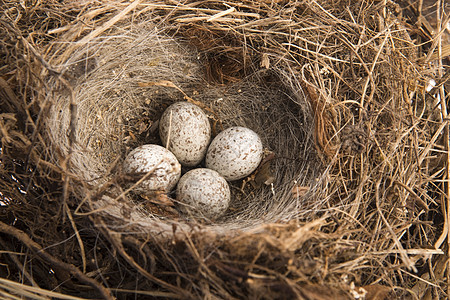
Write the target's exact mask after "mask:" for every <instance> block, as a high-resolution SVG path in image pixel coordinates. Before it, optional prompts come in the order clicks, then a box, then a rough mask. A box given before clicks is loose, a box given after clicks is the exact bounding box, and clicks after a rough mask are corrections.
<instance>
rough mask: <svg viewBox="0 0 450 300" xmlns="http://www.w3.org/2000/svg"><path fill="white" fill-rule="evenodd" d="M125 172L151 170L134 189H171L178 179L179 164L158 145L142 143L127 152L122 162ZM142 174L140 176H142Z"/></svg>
mask: <svg viewBox="0 0 450 300" xmlns="http://www.w3.org/2000/svg"><path fill="white" fill-rule="evenodd" d="M123 171H124V172H125V173H148V172H152V173H151V174H150V175H149V177H148V179H146V180H144V181H143V182H142V183H141V184H140V185H138V186H137V187H136V189H135V191H137V192H140V193H146V192H151V191H157V190H163V191H165V192H168V191H170V190H172V189H173V188H174V187H175V185H176V184H177V182H178V180H179V179H180V175H181V165H180V163H179V162H178V160H177V158H176V157H175V155H173V154H172V152H170V151H169V150H167V149H166V148H164V147H161V146H158V145H143V146H140V147H137V148H136V149H134V150H133V151H131V152H130V154H128V156H127V157H126V158H125V161H124V162H123ZM144 175H145V174H143V175H142V176H144Z"/></svg>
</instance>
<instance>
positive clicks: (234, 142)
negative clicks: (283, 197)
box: [206, 127, 263, 181]
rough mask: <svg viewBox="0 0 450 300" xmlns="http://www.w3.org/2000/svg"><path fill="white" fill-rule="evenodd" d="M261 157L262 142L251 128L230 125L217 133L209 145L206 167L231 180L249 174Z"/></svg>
mask: <svg viewBox="0 0 450 300" xmlns="http://www.w3.org/2000/svg"><path fill="white" fill-rule="evenodd" d="M262 157H263V146H262V142H261V139H260V138H259V136H258V135H257V134H256V133H255V132H254V131H253V130H251V129H248V128H245V127H230V128H228V129H226V130H224V131H222V132H221V133H219V134H218V135H217V136H216V137H215V138H214V139H213V141H212V142H211V144H210V145H209V148H208V151H207V153H206V167H207V168H209V169H212V170H215V171H217V172H218V173H219V174H220V175H222V176H223V177H224V178H225V179H226V180H230V181H233V180H238V179H241V178H244V177H246V176H248V175H250V174H251V173H252V172H253V171H254V170H256V168H257V167H258V165H259V163H260V162H261V159H262Z"/></svg>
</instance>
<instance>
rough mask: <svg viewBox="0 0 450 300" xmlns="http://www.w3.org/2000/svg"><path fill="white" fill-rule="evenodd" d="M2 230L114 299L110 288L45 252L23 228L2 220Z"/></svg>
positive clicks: (103, 295) (0, 225)
mask: <svg viewBox="0 0 450 300" xmlns="http://www.w3.org/2000/svg"><path fill="white" fill-rule="evenodd" d="M0 232H3V233H5V234H9V235H12V236H14V237H15V238H16V239H18V240H19V241H21V242H22V243H23V244H24V245H25V246H27V247H28V248H30V249H31V250H33V251H34V252H36V254H37V255H38V256H40V257H41V258H42V259H44V260H45V261H47V262H48V263H49V264H51V265H54V266H57V267H59V268H61V269H64V270H66V271H68V272H69V273H70V274H71V275H73V276H74V277H75V278H77V279H78V280H80V281H81V282H84V283H86V284H88V285H90V286H92V287H93V288H94V289H96V290H97V291H98V292H99V293H100V295H102V297H103V298H104V299H114V297H113V296H112V295H111V293H110V292H109V290H108V289H106V288H105V287H104V286H102V285H101V284H100V283H98V282H97V281H96V280H95V279H92V278H89V277H87V276H86V274H84V273H83V272H81V271H80V270H79V269H78V268H77V267H75V266H74V265H72V264H68V263H65V262H63V261H61V260H59V259H57V258H56V257H53V256H52V255H50V254H48V253H47V252H45V250H43V249H42V247H41V246H40V245H39V244H38V243H36V242H35V241H33V240H32V239H31V238H30V237H29V236H28V235H27V234H26V233H25V232H23V231H22V230H19V229H17V228H15V227H13V226H10V225H7V224H5V223H3V222H1V221H0Z"/></svg>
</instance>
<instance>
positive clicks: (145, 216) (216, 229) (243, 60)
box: [0, 0, 450, 299]
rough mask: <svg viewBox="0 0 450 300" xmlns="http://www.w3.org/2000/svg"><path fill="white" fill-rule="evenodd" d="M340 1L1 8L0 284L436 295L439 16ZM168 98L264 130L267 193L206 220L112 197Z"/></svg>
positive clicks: (1, 287)
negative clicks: (270, 180) (129, 156)
mask: <svg viewBox="0 0 450 300" xmlns="http://www.w3.org/2000/svg"><path fill="white" fill-rule="evenodd" d="M349 3H350V2H348V1H312V0H311V1H310V0H308V1H296V2H289V3H288V2H285V1H255V2H253V1H243V2H235V1H229V2H214V1H199V2H186V3H179V2H175V1H115V2H109V1H97V2H84V1H76V2H70V3H64V4H60V3H57V2H56V1H48V2H45V3H40V2H39V3H36V4H30V5H29V6H26V4H22V5H15V4H13V3H11V4H9V3H3V4H2V11H4V13H3V15H2V16H1V18H0V24H1V25H0V26H1V27H2V31H1V33H0V40H1V42H2V47H3V48H2V50H1V52H0V54H1V59H2V61H3V62H4V66H3V67H1V68H0V72H1V77H0V93H1V96H2V100H1V102H0V106H1V109H2V110H1V111H2V113H1V114H0V137H1V161H0V167H1V168H0V170H1V173H0V196H1V197H2V200H1V201H2V202H1V203H0V204H1V205H2V206H1V213H0V216H1V219H0V221H1V223H0V225H1V226H0V232H2V234H1V235H0V245H1V249H3V250H2V251H0V257H1V260H0V262H1V265H0V277H2V278H4V279H2V281H0V293H1V295H2V296H3V297H9V298H10V299H15V298H14V297H19V296H24V297H29V298H32V299H45V297H55V298H58V297H60V298H63V296H59V295H57V293H59V294H60V295H72V296H77V297H83V298H91V297H104V298H109V297H112V295H114V296H115V297H117V298H120V299H128V298H131V297H135V296H136V297H139V296H141V297H142V296H148V297H169V298H253V299H273V298H299V299H329V298H335V299H348V298H357V297H362V295H364V297H365V298H366V299H385V298H387V297H405V298H423V299H435V298H441V297H445V296H446V295H447V293H448V287H447V284H448V282H449V281H448V274H449V272H448V263H447V257H448V251H449V247H448V244H447V243H446V242H445V241H446V240H448V235H449V230H448V229H449V228H448V227H449V224H450V223H449V222H448V220H449V217H450V215H449V213H450V210H449V209H448V207H449V204H450V203H449V201H448V199H449V196H450V187H449V185H448V184H446V183H447V180H448V178H450V176H449V175H450V173H449V172H450V169H449V165H450V156H449V138H448V136H449V128H448V117H447V102H448V101H447V100H448V94H447V93H448V88H449V85H450V84H449V81H448V78H449V76H448V63H449V61H448V59H447V58H446V56H448V52H447V49H448V44H446V39H447V34H448V33H447V32H446V31H445V30H444V29H445V27H444V26H445V24H446V23H445V21H447V22H448V10H447V14H445V9H447V8H446V6H445V5H446V4H445V3H443V2H441V1H438V4H441V5H440V6H439V5H438V6H436V9H435V10H434V11H435V12H436V14H437V15H439V16H443V18H442V20H444V21H443V22H440V23H439V22H437V24H434V23H433V22H431V21H430V22H431V23H430V22H428V21H426V19H423V18H421V16H422V12H423V13H424V14H423V15H424V16H428V15H427V14H425V12H428V10H427V7H426V6H423V7H422V6H420V4H421V3H422V1H417V3H412V4H411V3H409V1H405V2H401V3H400V2H399V3H400V5H399V4H396V3H394V2H391V1H369V2H367V1H356V2H354V1H352V2H351V5H349ZM423 5H427V3H426V1H425V4H423ZM422 8H423V9H422ZM417 20H421V21H420V22H419V23H417ZM429 20H433V18H431V19H429ZM430 26H431V27H430ZM433 26H439V27H440V28H443V30H439V29H437V30H436V31H434V32H430V28H433ZM431 78H434V79H435V80H436V82H437V84H436V87H435V88H433V89H431V91H428V90H427V89H426V88H427V85H428V82H429V80H430V79H431ZM180 99H185V100H187V101H192V102H195V103H198V104H199V105H201V106H202V107H203V108H204V109H205V110H206V111H207V112H208V114H209V115H210V118H211V122H212V123H213V124H214V130H215V131H216V132H218V131H219V130H221V128H226V127H228V126H230V125H245V126H248V127H250V128H252V129H254V130H255V131H257V132H258V133H259V134H260V135H261V136H262V139H263V141H264V144H265V146H266V147H267V148H268V149H269V150H271V151H272V152H273V153H274V154H275V159H273V160H272V161H271V168H272V169H273V176H275V178H276V181H275V184H274V186H273V188H271V186H265V185H258V184H257V183H258V182H261V180H263V179H264V178H267V177H264V176H267V175H268V174H264V172H261V173H260V174H259V175H257V176H260V177H256V179H255V182H256V183H255V182H253V184H252V183H249V184H247V186H246V187H245V189H244V192H242V191H240V183H236V184H234V185H233V190H234V193H233V194H234V196H233V204H232V208H231V209H230V211H229V212H228V213H227V215H226V216H225V217H224V218H222V219H219V220H210V221H209V222H203V223H199V222H197V221H195V220H186V219H184V218H183V217H182V216H179V215H178V213H177V211H176V209H175V208H174V206H173V202H172V200H171V199H170V198H167V197H165V196H164V195H158V194H155V195H153V196H149V197H148V199H140V198H139V197H137V196H135V195H133V194H132V192H131V193H130V191H128V190H127V189H125V188H124V187H125V186H126V185H125V182H126V181H127V180H129V178H127V177H126V176H124V174H121V172H120V167H119V166H120V162H121V160H122V159H123V157H124V155H125V154H126V153H127V151H129V149H131V148H132V147H135V146H136V145H139V144H142V143H147V142H148V141H150V142H156V143H157V142H158V137H157V135H156V134H155V128H157V127H156V126H157V120H158V117H159V115H160V114H161V113H162V111H163V109H164V108H165V107H166V106H167V105H169V104H170V103H172V102H173V101H178V100H180ZM264 170H265V171H267V169H264ZM269 175H270V174H269ZM261 178H262V179H261ZM144 200H145V201H144ZM19 284H21V288H19ZM21 289H23V293H19V292H18V291H19V290H21ZM50 291H52V292H50ZM9 298H8V299H9Z"/></svg>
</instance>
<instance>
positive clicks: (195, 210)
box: [177, 168, 230, 219]
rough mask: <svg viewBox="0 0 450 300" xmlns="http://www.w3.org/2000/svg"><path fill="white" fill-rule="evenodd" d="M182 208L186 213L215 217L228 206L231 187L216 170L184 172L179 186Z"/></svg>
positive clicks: (178, 193)
mask: <svg viewBox="0 0 450 300" xmlns="http://www.w3.org/2000/svg"><path fill="white" fill-rule="evenodd" d="M177 200H178V201H179V202H180V210H181V211H182V212H184V213H185V214H186V215H192V216H194V217H205V218H208V219H215V218H217V217H220V216H221V215H222V214H223V213H224V212H225V211H226V210H227V208H228V205H229V202H230V188H229V186H228V183H227V181H226V180H225V179H224V178H223V177H222V176H220V175H219V173H217V172H216V171H214V170H210V169H203V168H199V169H194V170H191V171H189V172H187V173H186V174H184V175H183V176H182V177H181V179H180V181H179V182H178V186H177Z"/></svg>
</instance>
